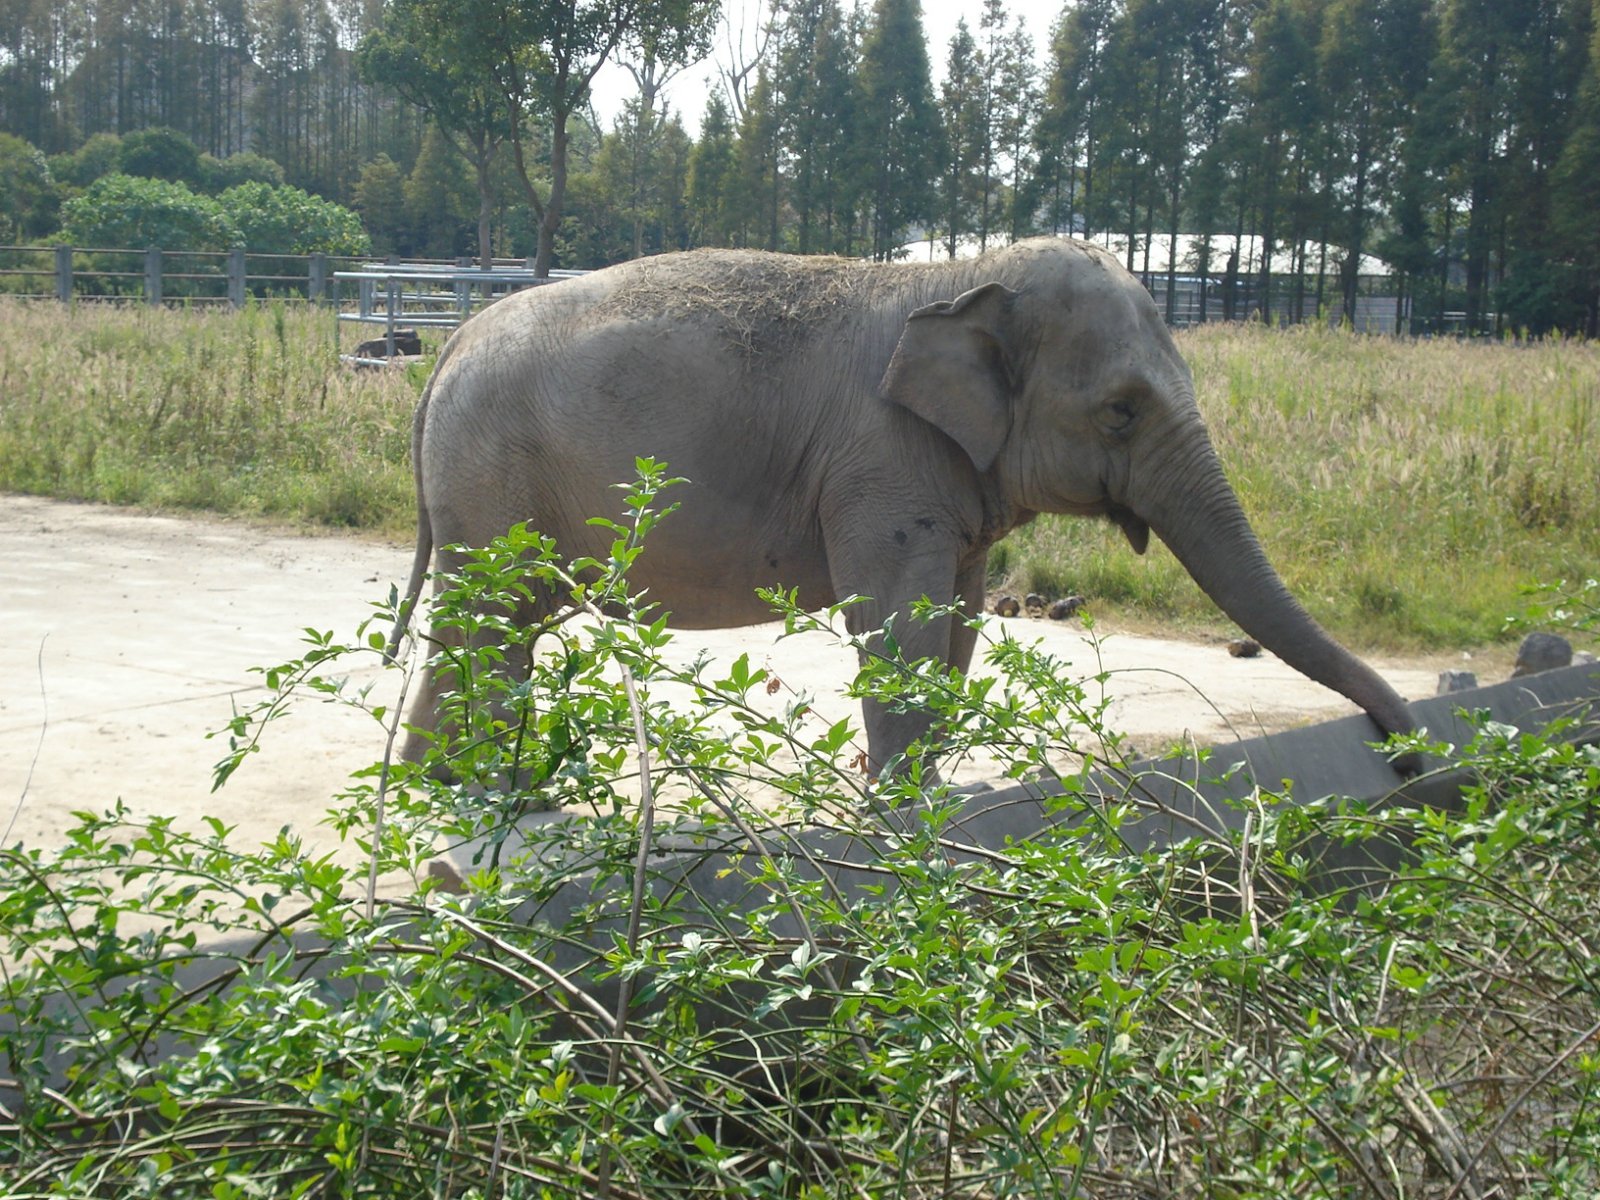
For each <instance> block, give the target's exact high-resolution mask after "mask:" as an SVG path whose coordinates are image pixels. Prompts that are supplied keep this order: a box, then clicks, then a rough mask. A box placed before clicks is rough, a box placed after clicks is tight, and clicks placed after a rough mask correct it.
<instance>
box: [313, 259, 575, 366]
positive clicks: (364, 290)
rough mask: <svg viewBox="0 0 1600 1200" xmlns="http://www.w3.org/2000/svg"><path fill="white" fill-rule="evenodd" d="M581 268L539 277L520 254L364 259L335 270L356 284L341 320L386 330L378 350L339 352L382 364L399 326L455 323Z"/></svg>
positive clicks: (352, 359) (431, 326) (368, 363)
mask: <svg viewBox="0 0 1600 1200" xmlns="http://www.w3.org/2000/svg"><path fill="white" fill-rule="evenodd" d="M582 274H584V272H582V271H552V272H550V274H549V276H548V277H541V276H539V275H535V274H534V272H533V269H532V268H531V267H530V266H528V265H526V264H525V263H523V262H522V260H496V261H495V262H494V263H493V265H491V266H488V267H474V266H471V265H470V264H469V262H468V261H467V260H462V261H461V262H458V263H456V264H454V265H447V264H443V263H418V262H410V263H367V264H365V265H363V266H362V267H360V268H359V269H356V270H351V271H338V272H335V275H334V279H335V281H336V283H339V284H344V283H354V284H355V285H356V306H355V310H354V311H341V312H340V313H339V320H340V321H341V322H347V321H348V322H353V323H356V324H360V325H371V326H382V327H383V330H384V335H383V342H384V353H383V355H382V356H379V355H376V354H372V353H362V352H360V348H359V347H358V350H357V352H356V353H353V354H341V355H340V356H339V357H340V358H342V359H343V360H344V361H346V362H350V363H355V364H357V365H360V366H380V365H383V364H385V363H387V362H390V361H392V360H393V359H394V358H395V357H396V349H397V347H396V331H397V330H400V329H454V328H455V327H456V326H457V325H459V324H461V322H463V321H465V320H466V319H467V318H468V317H469V316H471V315H472V313H473V311H474V310H475V309H477V308H480V307H482V306H484V305H487V304H492V303H493V302H494V301H496V300H498V299H500V298H501V297H502V296H506V295H509V294H510V293H512V292H519V291H522V290H523V289H524V288H530V287H538V286H540V285H543V284H549V283H558V282H560V281H561V280H563V279H571V278H574V277H576V276H578V275H582ZM377 340H378V339H377V338H373V339H371V341H373V342H376V341H377ZM362 344H363V345H367V344H368V343H365V342H364V343H362Z"/></svg>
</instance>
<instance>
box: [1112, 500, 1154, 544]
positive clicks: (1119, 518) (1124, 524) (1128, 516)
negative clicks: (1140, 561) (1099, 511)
mask: <svg viewBox="0 0 1600 1200" xmlns="http://www.w3.org/2000/svg"><path fill="white" fill-rule="evenodd" d="M1106 516H1107V517H1109V518H1110V519H1111V522H1112V523H1113V524H1114V525H1116V527H1117V528H1118V529H1120V530H1122V535H1123V536H1124V537H1126V538H1127V539H1128V545H1130V546H1132V547H1133V552H1134V553H1135V554H1143V553H1144V552H1145V551H1146V550H1148V549H1149V548H1150V526H1149V523H1148V522H1146V521H1145V520H1144V518H1142V517H1140V516H1139V515H1138V514H1137V513H1135V512H1134V511H1133V510H1132V509H1128V508H1123V507H1122V506H1121V505H1120V504H1108V505H1107V506H1106Z"/></svg>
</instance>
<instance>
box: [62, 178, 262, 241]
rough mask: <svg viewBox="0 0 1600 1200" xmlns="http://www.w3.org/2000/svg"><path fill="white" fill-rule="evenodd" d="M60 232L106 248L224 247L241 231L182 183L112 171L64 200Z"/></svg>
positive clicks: (218, 208) (219, 209)
mask: <svg viewBox="0 0 1600 1200" xmlns="http://www.w3.org/2000/svg"><path fill="white" fill-rule="evenodd" d="M61 236H62V239H63V240H64V241H66V242H67V243H69V244H71V245H74V246H93V247H97V248H107V249H112V248H114V249H121V248H125V247H126V248H132V249H143V248H145V247H147V246H159V247H161V248H162V249H163V250H226V249H227V248H228V247H229V246H232V245H234V244H235V243H236V242H237V241H238V237H239V233H238V229H237V228H236V227H235V226H234V224H233V222H232V221H230V220H229V219H228V216H227V214H226V213H225V212H224V210H223V208H222V207H221V206H220V205H219V204H218V203H217V201H215V200H213V199H212V198H211V197H209V196H197V195H196V194H195V193H194V192H191V191H190V190H189V189H188V188H187V187H185V186H184V185H183V184H181V183H171V182H168V181H167V180H163V179H140V178H135V177H134V176H132V175H122V174H112V175H105V176H102V177H101V178H99V179H97V180H95V181H94V182H93V183H92V184H90V185H89V189H88V190H87V191H86V192H84V194H83V195H81V196H78V197H75V198H74V199H71V200H68V201H67V202H66V203H65V204H64V205H62V206H61Z"/></svg>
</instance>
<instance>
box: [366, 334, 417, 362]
mask: <svg viewBox="0 0 1600 1200" xmlns="http://www.w3.org/2000/svg"><path fill="white" fill-rule="evenodd" d="M394 352H395V356H396V357H399V356H400V355H408V356H415V355H418V354H421V353H422V338H421V336H420V335H419V334H418V333H417V331H416V330H415V329H396V330H395V331H394ZM355 356H356V357H357V358H388V357H389V339H388V338H387V337H381V338H372V339H370V340H369V341H365V342H362V343H360V344H359V345H358V346H356V348H355Z"/></svg>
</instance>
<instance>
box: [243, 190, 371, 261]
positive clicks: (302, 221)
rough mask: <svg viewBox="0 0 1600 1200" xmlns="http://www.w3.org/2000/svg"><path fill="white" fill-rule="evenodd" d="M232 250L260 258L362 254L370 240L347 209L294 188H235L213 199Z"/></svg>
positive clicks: (366, 250)
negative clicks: (231, 234)
mask: <svg viewBox="0 0 1600 1200" xmlns="http://www.w3.org/2000/svg"><path fill="white" fill-rule="evenodd" d="M217 202H218V203H219V204H220V205H221V206H222V210H223V211H224V212H226V213H227V214H228V217H229V219H230V220H231V221H232V222H233V225H234V228H235V229H236V230H237V231H238V238H237V243H236V244H238V245H242V246H246V247H248V248H249V249H251V250H253V251H256V252H257V253H263V254H316V253H319V252H320V253H323V254H365V253H367V252H368V251H369V250H370V249H371V248H372V239H371V238H369V237H368V236H367V232H366V230H364V229H363V228H362V227H361V218H359V217H358V216H356V214H355V213H353V212H351V211H350V210H349V209H348V208H344V207H342V206H341V205H338V204H334V203H332V202H331V201H328V200H324V199H322V198H321V197H319V196H313V195H311V194H310V193H308V192H304V191H302V190H301V189H299V188H297V187H292V186H290V185H288V184H280V185H278V186H276V187H274V186H273V185H272V184H269V183H259V182H256V183H241V184H239V185H237V186H236V187H231V188H229V189H228V190H227V191H225V192H223V193H222V194H221V195H220V196H218V197H217Z"/></svg>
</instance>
